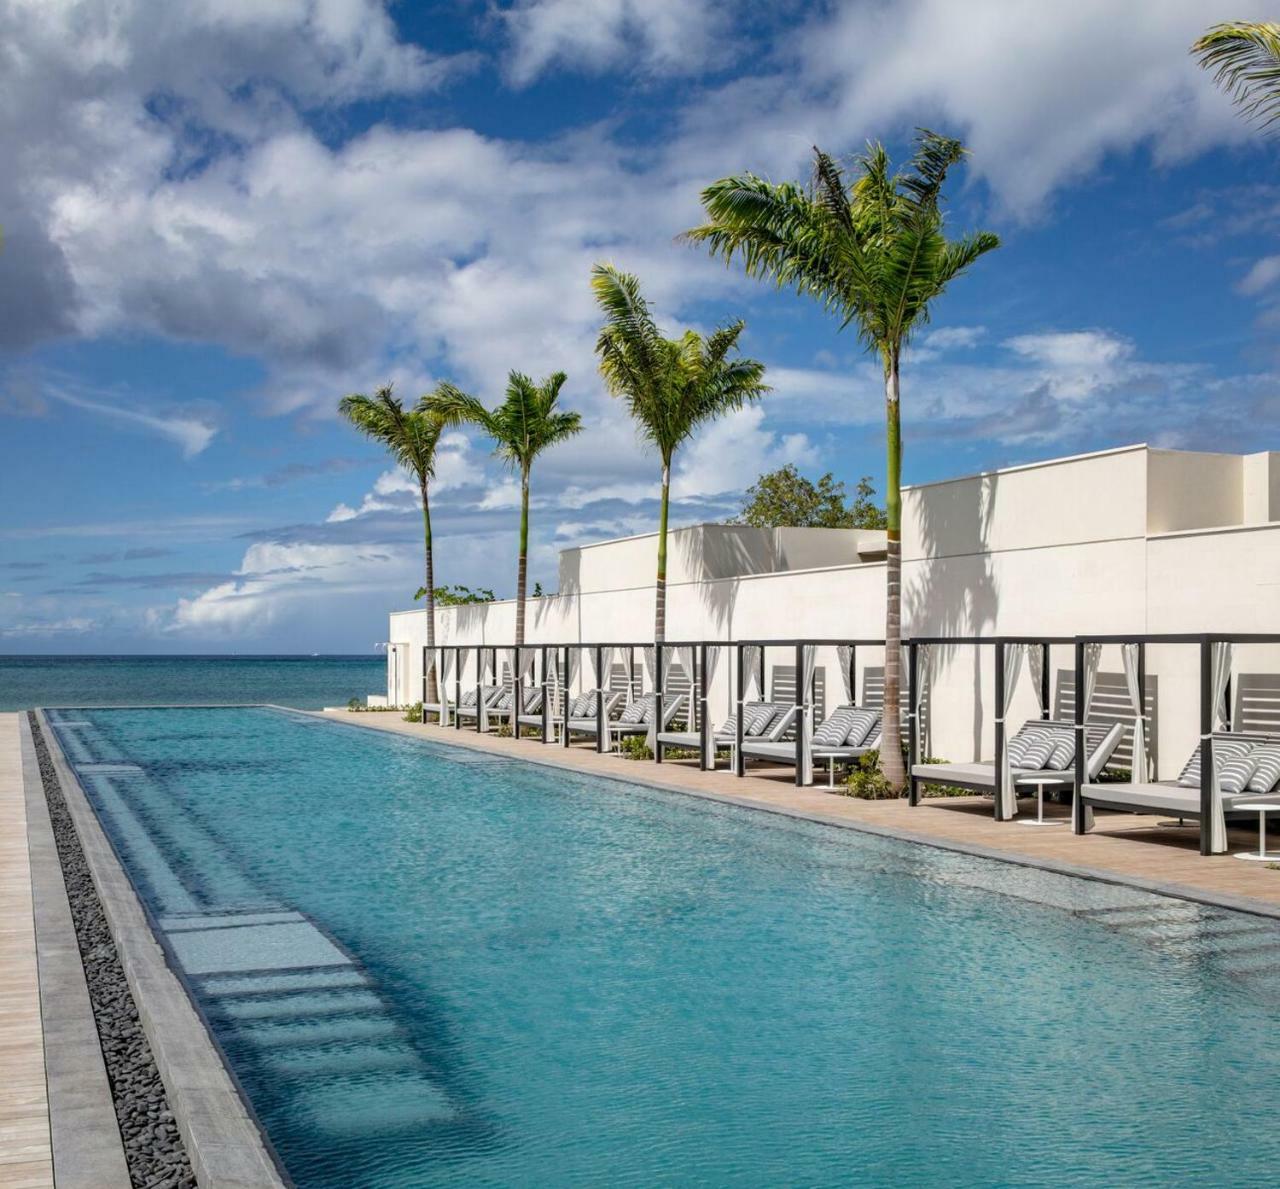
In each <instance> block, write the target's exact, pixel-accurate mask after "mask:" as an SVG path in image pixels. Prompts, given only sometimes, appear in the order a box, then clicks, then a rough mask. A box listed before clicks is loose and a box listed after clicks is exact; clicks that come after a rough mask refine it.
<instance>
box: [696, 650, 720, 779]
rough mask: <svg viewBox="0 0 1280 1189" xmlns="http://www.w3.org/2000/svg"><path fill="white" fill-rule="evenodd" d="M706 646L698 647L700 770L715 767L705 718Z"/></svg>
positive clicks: (709, 727)
mask: <svg viewBox="0 0 1280 1189" xmlns="http://www.w3.org/2000/svg"><path fill="white" fill-rule="evenodd" d="M707 692H708V691H707V646H706V645H705V644H702V645H700V646H699V648H698V743H699V746H700V747H701V749H702V770H703V771H704V772H706V771H707V770H708V769H710V768H714V767H715V762H716V757H715V752H714V751H712V745H711V724H710V722H708V720H707Z"/></svg>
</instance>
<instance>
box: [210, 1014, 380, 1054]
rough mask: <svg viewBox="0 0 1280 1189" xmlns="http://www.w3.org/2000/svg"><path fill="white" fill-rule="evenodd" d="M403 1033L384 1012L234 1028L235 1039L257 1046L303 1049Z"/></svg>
mask: <svg viewBox="0 0 1280 1189" xmlns="http://www.w3.org/2000/svg"><path fill="white" fill-rule="evenodd" d="M402 1035H403V1030H402V1029H401V1028H400V1026H399V1025H398V1024H397V1023H396V1022H395V1020H393V1019H392V1018H391V1017H390V1016H388V1015H385V1014H382V1013H370V1014H368V1015H363V1016H343V1017H341V1018H338V1019H305V1020H263V1021H261V1022H259V1023H243V1024H238V1025H237V1026H236V1027H235V1029H234V1036H235V1039H236V1041H238V1042H244V1043H245V1044H248V1045H250V1046H252V1047H253V1048H255V1049H272V1048H275V1049H281V1048H296V1049H300V1048H305V1047H307V1046H310V1045H331V1044H339V1043H341V1042H343V1041H348V1040H369V1041H373V1040H378V1041H381V1040H392V1039H395V1038H398V1037H400V1036H402Z"/></svg>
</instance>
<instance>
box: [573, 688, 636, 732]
mask: <svg viewBox="0 0 1280 1189" xmlns="http://www.w3.org/2000/svg"><path fill="white" fill-rule="evenodd" d="M597 696H598V695H597V693H596V691H595V690H592V691H591V692H590V693H588V694H581V695H579V696H578V697H577V698H575V699H574V700H573V704H572V705H571V706H570V707H569V734H571V735H595V734H597V733H598V731H599V729H600V720H599V719H598V718H597V717H596V698H597ZM622 697H623V694H622V690H607V691H605V699H604V725H605V731H606V732H608V730H609V728H610V726H611V725H612V720H613V718H614V715H615V712H616V711H617V709H618V707H619V705H620V704H621V703H622Z"/></svg>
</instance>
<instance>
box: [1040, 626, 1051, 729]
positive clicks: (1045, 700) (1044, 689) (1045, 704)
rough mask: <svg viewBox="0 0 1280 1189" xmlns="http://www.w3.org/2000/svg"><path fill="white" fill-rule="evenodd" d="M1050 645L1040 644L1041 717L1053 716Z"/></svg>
mask: <svg viewBox="0 0 1280 1189" xmlns="http://www.w3.org/2000/svg"><path fill="white" fill-rule="evenodd" d="M1049 677H1050V673H1049V645H1048V644H1041V645H1040V717H1041V718H1052V717H1053V715H1052V713H1051V712H1050V711H1051V710H1052V707H1051V706H1050V705H1049V698H1050V693H1049Z"/></svg>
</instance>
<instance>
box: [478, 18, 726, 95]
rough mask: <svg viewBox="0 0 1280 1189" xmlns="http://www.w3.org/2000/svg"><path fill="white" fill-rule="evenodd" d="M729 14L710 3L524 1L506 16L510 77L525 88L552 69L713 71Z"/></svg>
mask: <svg viewBox="0 0 1280 1189" xmlns="http://www.w3.org/2000/svg"><path fill="white" fill-rule="evenodd" d="M724 8H725V6H723V5H719V4H715V3H712V2H711V0H522V2H521V3H518V4H516V5H515V7H513V8H511V9H510V10H508V11H507V12H505V13H503V14H502V19H503V21H504V22H505V24H506V26H507V31H508V34H509V36H510V39H511V46H512V52H511V56H510V60H509V62H508V65H507V73H508V75H509V77H510V78H511V80H512V81H513V82H514V83H515V84H516V85H517V86H524V85H526V84H528V83H530V82H532V81H533V80H534V79H535V78H536V77H537V76H538V75H540V74H542V73H543V72H544V71H545V70H547V68H548V67H550V66H552V65H564V66H566V67H568V68H570V69H573V70H579V71H585V72H590V73H600V72H603V71H605V70H607V69H609V68H610V67H613V66H617V65H619V64H620V63H626V64H627V65H630V66H631V67H633V68H635V67H637V66H638V67H639V68H640V69H642V70H644V71H648V72H652V73H654V74H684V73H688V72H692V71H694V70H702V69H706V68H707V66H708V65H709V64H711V62H712V61H714V60H715V58H716V57H717V56H718V54H717V44H718V43H720V42H721V41H722V39H723V38H724V36H725V33H726V30H727V26H728V21H727V19H726V13H725V11H724Z"/></svg>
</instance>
